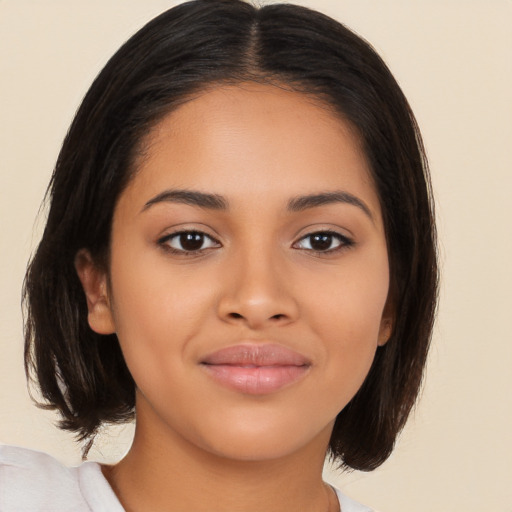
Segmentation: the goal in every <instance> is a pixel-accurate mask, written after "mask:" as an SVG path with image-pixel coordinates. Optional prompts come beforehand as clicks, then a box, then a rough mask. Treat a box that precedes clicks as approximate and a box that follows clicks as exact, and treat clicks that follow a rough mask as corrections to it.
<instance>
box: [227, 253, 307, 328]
mask: <svg viewBox="0 0 512 512" xmlns="http://www.w3.org/2000/svg"><path fill="white" fill-rule="evenodd" d="M276 260H277V258H275V257H274V258H273V257H272V256H271V255H264V254H262V252H261V251H260V252H259V253H256V254H252V255H250V256H247V257H241V258H239V259H237V260H236V261H232V262H231V263H230V264H229V267H228V268H227V270H226V273H227V274H228V275H225V276H223V277H224V279H223V281H224V283H223V286H222V290H223V292H222V297H221V298H220V300H219V303H218V314H219V317H220V318H221V319H222V320H223V321H225V322H228V323H232V324H239V325H240V324H242V325H246V326H247V327H249V328H250V329H253V330H258V329H263V328H266V327H269V326H277V325H279V326H281V325H286V324H289V323H292V322H294V321H295V320H296V319H297V317H298V315H299V306H298V303H297V300H296V298H295V296H294V293H293V291H292V289H293V282H292V279H291V276H290V275H289V272H287V271H286V269H285V268H284V265H283V264H279V262H278V261H276Z"/></svg>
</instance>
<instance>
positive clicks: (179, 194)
mask: <svg viewBox="0 0 512 512" xmlns="http://www.w3.org/2000/svg"><path fill="white" fill-rule="evenodd" d="M166 202H169V203H182V204H188V205H191V206H199V207H200V208H206V209H208V210H227V209H228V201H227V200H226V199H225V198H224V197H222V196H219V195H218V194H206V193H204V192H198V191H196V190H183V189H171V190H164V191H163V192H160V194H158V195H156V196H155V197H153V198H152V199H150V200H149V201H148V202H147V203H146V204H145V205H144V206H143V208H142V210H141V212H143V211H146V210H147V209H148V208H150V207H151V206H153V205H155V204H158V203H166Z"/></svg>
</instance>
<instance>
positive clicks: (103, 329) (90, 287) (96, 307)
mask: <svg viewBox="0 0 512 512" xmlns="http://www.w3.org/2000/svg"><path fill="white" fill-rule="evenodd" d="M75 269H76V272H77V274H78V278H79V279H80V282H81V283H82V287H83V289H84V293H85V297H86V299H87V309H88V312H89V314H88V321H89V326H90V328H91V329H92V330H93V331H94V332H96V333H98V334H112V333H114V332H115V331H116V329H115V324H114V318H113V316H112V310H111V307H110V300H109V296H108V286H107V275H106V273H105V272H104V271H102V270H100V269H99V268H98V267H97V266H96V265H95V263H94V261H93V259H92V257H91V254H90V253H89V251H87V250H86V249H81V250H80V251H78V253H77V254H76V256H75Z"/></svg>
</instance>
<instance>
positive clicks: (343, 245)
mask: <svg viewBox="0 0 512 512" xmlns="http://www.w3.org/2000/svg"><path fill="white" fill-rule="evenodd" d="M185 235H188V236H199V237H201V240H202V243H201V245H203V244H204V241H206V240H209V241H210V242H211V243H212V245H211V246H210V247H205V248H199V249H192V250H190V249H184V248H182V249H178V248H175V247H172V246H171V245H170V242H171V241H172V240H178V241H179V240H180V237H182V236H185ZM314 236H322V237H328V238H330V244H329V245H332V243H333V242H334V240H338V242H339V245H338V246H336V247H334V248H328V249H327V250H315V249H313V248H312V247H311V239H312V237H314ZM308 239H309V240H310V241H309V246H310V248H302V249H301V248H299V247H296V246H297V244H299V243H300V242H303V241H305V240H308ZM182 242H183V241H181V242H180V245H181V246H182V247H183V245H182ZM157 243H158V245H160V246H161V247H162V248H163V249H164V250H165V251H167V252H170V253H171V254H176V255H180V256H198V255H200V254H202V253H204V252H205V251H208V250H210V249H214V248H217V247H220V246H221V244H220V242H219V241H218V240H216V239H215V238H213V237H212V236H210V235H208V234H206V233H204V232H202V231H197V230H184V231H176V232H174V233H171V234H168V235H165V236H163V237H161V238H159V239H158V241H157ZM354 244H355V242H354V241H353V240H352V239H350V238H348V237H346V236H344V235H342V234H340V233H338V232H336V231H331V230H321V231H315V232H313V233H308V234H307V235H304V236H303V237H301V238H300V239H299V240H298V241H297V242H295V243H294V244H293V245H292V247H294V248H297V249H299V250H304V251H310V252H314V253H316V255H320V256H322V255H330V254H335V253H338V252H340V251H342V250H344V249H348V248H350V247H352V246H353V245H354Z"/></svg>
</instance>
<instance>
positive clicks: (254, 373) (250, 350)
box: [201, 344, 311, 395]
mask: <svg viewBox="0 0 512 512" xmlns="http://www.w3.org/2000/svg"><path fill="white" fill-rule="evenodd" d="M201 365H202V367H203V368H204V370H205V371H206V372H207V374H208V375H209V376H210V377H211V378H213V379H214V380H215V381H216V382H218V383H219V384H221V385H223V386H225V387H228V388H231V389H232V390H235V391H238V392H241V393H246V394H250V395H265V394H269V393H274V392H276V391H279V390H280V389H282V388H284V387H287V386H289V385H291V384H293V383H294V382H297V381H298V380H300V379H301V378H302V377H303V376H304V375H305V374H306V373H307V372H308V370H309V368H310V366H311V362H310V361H309V360H308V359H307V358H306V357H305V356H303V355H302V354H299V353H298V352H295V351H293V350H290V349H288V348H286V347H283V346H282V345H276V344H259V345H255V344H241V345H236V346H233V347H228V348H225V349H221V350H219V351H217V352H214V353H212V354H210V355H208V356H207V357H205V358H204V360H203V361H201Z"/></svg>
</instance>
